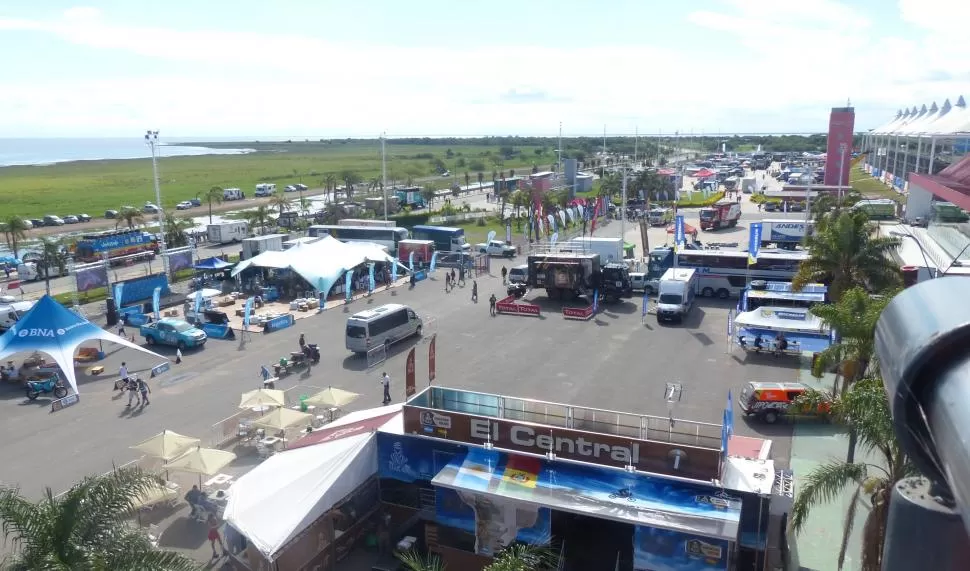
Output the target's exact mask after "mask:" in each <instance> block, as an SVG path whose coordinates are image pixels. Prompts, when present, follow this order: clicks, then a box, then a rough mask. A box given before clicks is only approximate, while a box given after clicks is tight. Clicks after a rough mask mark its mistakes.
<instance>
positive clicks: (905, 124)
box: [872, 95, 970, 136]
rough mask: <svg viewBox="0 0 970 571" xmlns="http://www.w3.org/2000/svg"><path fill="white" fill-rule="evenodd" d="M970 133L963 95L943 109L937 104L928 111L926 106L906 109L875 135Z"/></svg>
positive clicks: (967, 111) (945, 103) (874, 132)
mask: <svg viewBox="0 0 970 571" xmlns="http://www.w3.org/2000/svg"><path fill="white" fill-rule="evenodd" d="M958 133H970V110H968V109H967V103H966V101H965V100H964V98H963V96H962V95H961V96H960V97H959V98H958V99H957V102H956V103H955V104H953V105H951V104H950V101H949V99H948V100H946V102H944V103H943V106H942V107H937V105H936V103H933V104H932V106H931V107H930V108H929V109H927V107H926V105H923V106H922V107H921V108H919V109H917V108H916V107H915V106H914V107H913V108H912V109H904V110H902V111H901V112H897V113H896V117H895V118H894V119H893V120H891V121H889V122H888V123H886V124H885V125H882V126H880V127H878V128H876V129H873V130H872V134H874V135H900V136H904V135H953V134H958Z"/></svg>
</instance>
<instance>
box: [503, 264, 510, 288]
mask: <svg viewBox="0 0 970 571" xmlns="http://www.w3.org/2000/svg"><path fill="white" fill-rule="evenodd" d="M508 275H509V271H508V270H507V269H505V266H502V285H505V278H506V277H508Z"/></svg>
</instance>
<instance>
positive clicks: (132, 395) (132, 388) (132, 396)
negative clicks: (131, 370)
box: [125, 377, 141, 408]
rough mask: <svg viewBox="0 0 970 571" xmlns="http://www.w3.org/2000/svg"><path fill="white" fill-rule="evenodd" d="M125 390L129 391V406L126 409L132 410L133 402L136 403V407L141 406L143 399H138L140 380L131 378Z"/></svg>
mask: <svg viewBox="0 0 970 571" xmlns="http://www.w3.org/2000/svg"><path fill="white" fill-rule="evenodd" d="M125 388H127V389H128V405H127V406H126V407H125V408H131V401H135V406H139V405H141V399H140V398H138V379H135V378H131V377H129V378H128V381H127V383H126V384H125Z"/></svg>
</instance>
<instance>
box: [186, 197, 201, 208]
mask: <svg viewBox="0 0 970 571" xmlns="http://www.w3.org/2000/svg"><path fill="white" fill-rule="evenodd" d="M189 202H191V203H192V206H202V200H201V199H199V198H193V199H191V200H189Z"/></svg>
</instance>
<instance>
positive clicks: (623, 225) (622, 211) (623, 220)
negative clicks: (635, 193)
mask: <svg viewBox="0 0 970 571" xmlns="http://www.w3.org/2000/svg"><path fill="white" fill-rule="evenodd" d="M621 196H622V198H621V199H620V240H621V248H622V244H625V243H626V163H623V187H622V194H621ZM607 212H609V210H607Z"/></svg>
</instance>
